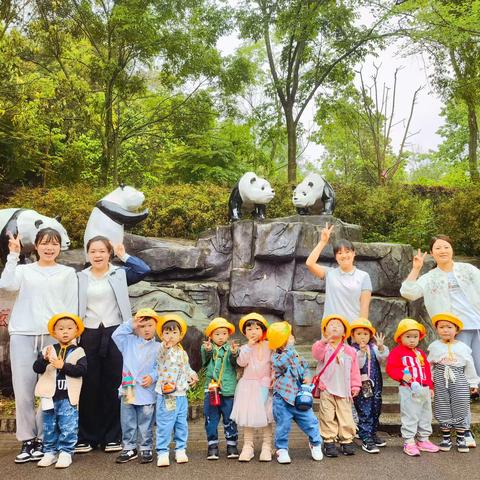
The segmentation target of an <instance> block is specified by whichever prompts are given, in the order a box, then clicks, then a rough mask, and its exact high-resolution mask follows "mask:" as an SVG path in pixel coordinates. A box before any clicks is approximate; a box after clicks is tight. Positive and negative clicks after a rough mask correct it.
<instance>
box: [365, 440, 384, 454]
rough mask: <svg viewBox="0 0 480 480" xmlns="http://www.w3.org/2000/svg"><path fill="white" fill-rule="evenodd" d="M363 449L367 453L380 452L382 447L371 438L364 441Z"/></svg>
mask: <svg viewBox="0 0 480 480" xmlns="http://www.w3.org/2000/svg"><path fill="white" fill-rule="evenodd" d="M362 450H363V451H364V452H367V453H379V452H380V449H379V448H378V447H377V445H375V442H374V441H373V440H372V439H371V438H367V439H366V440H363V441H362Z"/></svg>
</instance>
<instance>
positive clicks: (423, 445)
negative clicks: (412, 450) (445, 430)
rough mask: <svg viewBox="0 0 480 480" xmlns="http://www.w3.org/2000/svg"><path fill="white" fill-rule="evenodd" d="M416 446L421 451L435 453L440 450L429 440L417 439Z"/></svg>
mask: <svg viewBox="0 0 480 480" xmlns="http://www.w3.org/2000/svg"><path fill="white" fill-rule="evenodd" d="M417 447H418V449H419V450H420V451H421V452H429V453H437V452H438V451H439V450H440V449H439V448H438V447H437V445H435V444H434V443H432V442H431V441H430V440H424V441H417Z"/></svg>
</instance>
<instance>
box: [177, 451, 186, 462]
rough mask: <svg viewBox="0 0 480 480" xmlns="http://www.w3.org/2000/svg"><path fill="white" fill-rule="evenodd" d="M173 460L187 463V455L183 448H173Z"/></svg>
mask: <svg viewBox="0 0 480 480" xmlns="http://www.w3.org/2000/svg"><path fill="white" fill-rule="evenodd" d="M175 461H176V462H177V463H187V462H188V457H187V454H186V453H185V450H175Z"/></svg>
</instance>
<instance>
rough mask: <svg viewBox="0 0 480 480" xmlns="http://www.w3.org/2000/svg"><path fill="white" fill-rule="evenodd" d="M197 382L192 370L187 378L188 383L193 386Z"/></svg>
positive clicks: (196, 376)
mask: <svg viewBox="0 0 480 480" xmlns="http://www.w3.org/2000/svg"><path fill="white" fill-rule="evenodd" d="M197 382H198V375H197V374H196V373H195V372H193V373H192V375H191V376H190V378H189V379H188V384H189V385H190V386H191V387H193V386H195V384H196V383H197Z"/></svg>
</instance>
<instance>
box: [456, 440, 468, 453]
mask: <svg viewBox="0 0 480 480" xmlns="http://www.w3.org/2000/svg"><path fill="white" fill-rule="evenodd" d="M457 450H458V451H459V452H460V453H468V452H469V451H470V449H469V448H468V446H467V442H466V441H465V438H462V439H459V438H457Z"/></svg>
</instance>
